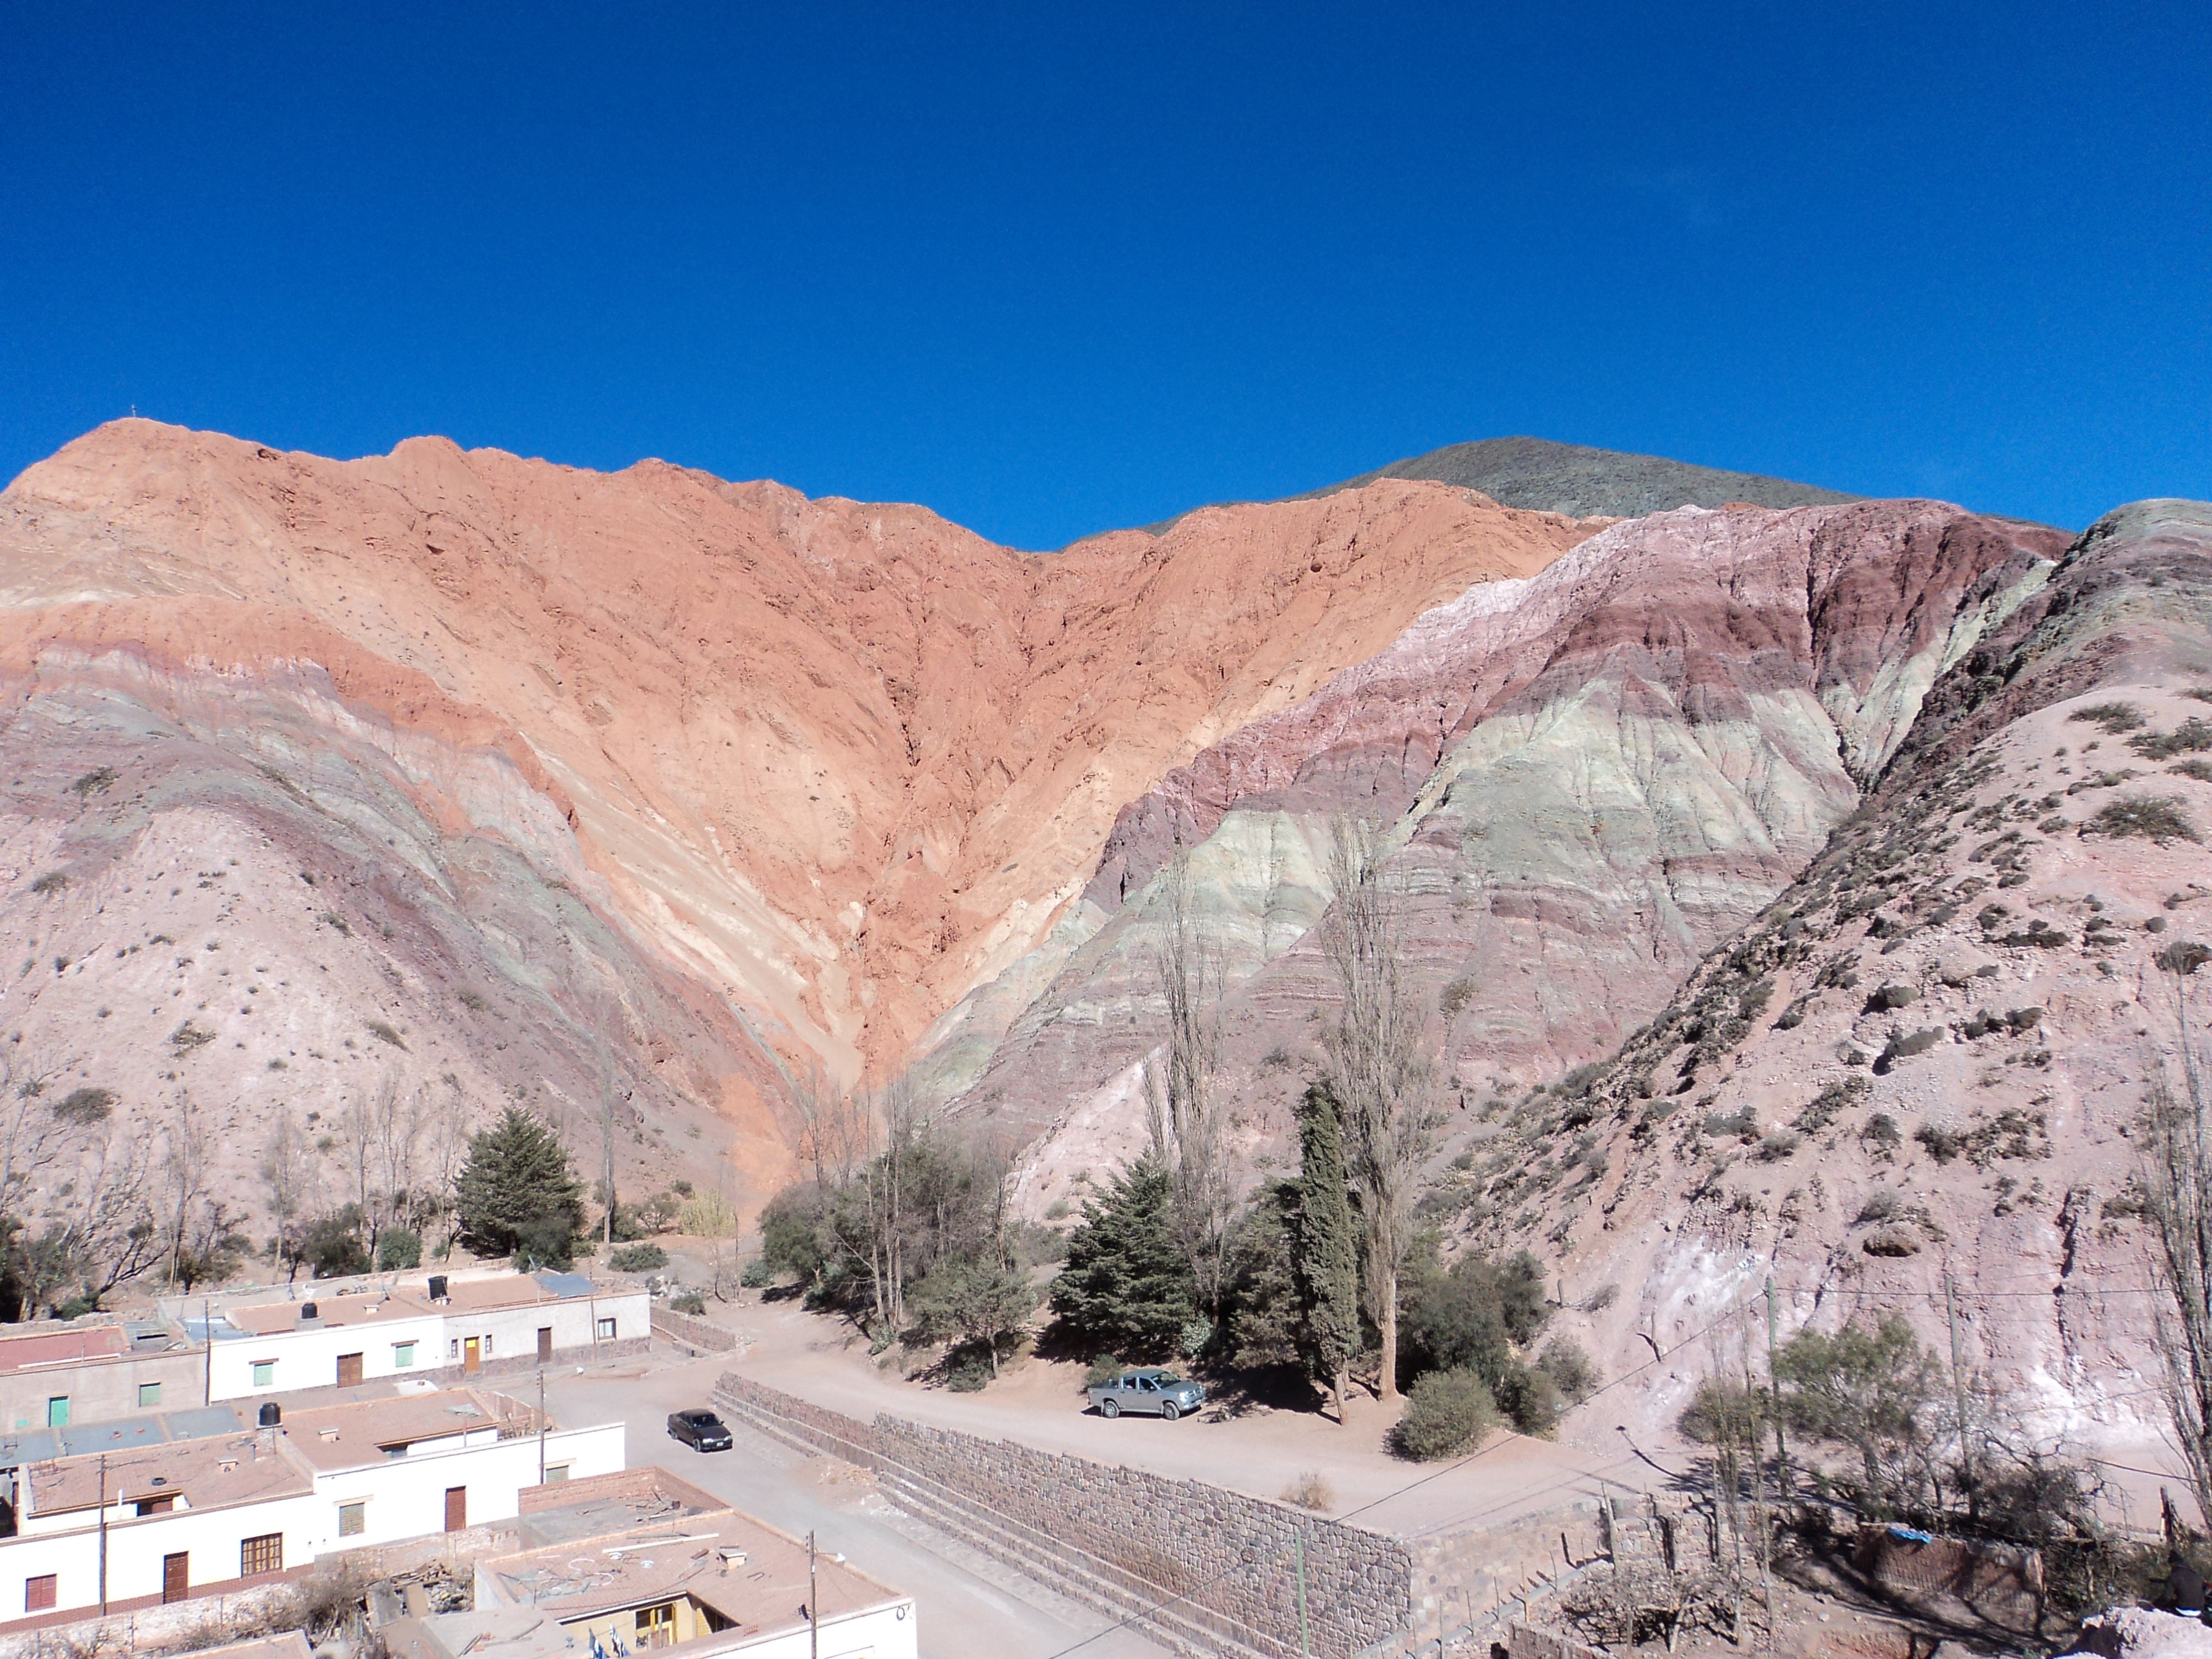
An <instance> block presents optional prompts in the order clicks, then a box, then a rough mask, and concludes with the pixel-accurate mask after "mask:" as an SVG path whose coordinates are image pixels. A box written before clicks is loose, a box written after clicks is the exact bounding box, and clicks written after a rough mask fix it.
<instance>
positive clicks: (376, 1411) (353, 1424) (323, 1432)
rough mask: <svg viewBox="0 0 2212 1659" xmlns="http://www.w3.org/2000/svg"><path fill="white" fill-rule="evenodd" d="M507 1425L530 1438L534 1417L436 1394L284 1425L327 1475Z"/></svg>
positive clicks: (499, 1401) (329, 1410) (471, 1392)
mask: <svg viewBox="0 0 2212 1659" xmlns="http://www.w3.org/2000/svg"><path fill="white" fill-rule="evenodd" d="M508 1425H512V1431H513V1432H514V1433H535V1432H536V1413H535V1412H534V1411H533V1410H532V1408H531V1407H527V1406H525V1405H523V1404H522V1403H521V1402H520V1401H514V1400H509V1399H507V1398H506V1397H505V1396H503V1395H489V1394H479V1393H478V1392H477V1390H476V1389H438V1390H437V1391H436V1392H435V1393H431V1394H410V1395H399V1396H398V1397H397V1398H394V1399H389V1400H356V1401H350V1402H349V1403H347V1404H345V1405H342V1406H322V1407H316V1408H314V1409H313V1410H309V1411H302V1412H294V1413H291V1414H290V1415H289V1416H288V1417H287V1418H286V1419H285V1420H284V1437H285V1438H286V1439H288V1440H289V1441H290V1442H291V1443H292V1448H293V1449H294V1450H295V1452H297V1453H298V1454H299V1455H301V1457H303V1458H305V1459H306V1460H307V1462H308V1463H309V1464H311V1465H313V1467H314V1468H316V1469H317V1470H319V1471H322V1472H324V1473H328V1472H329V1471H331V1470H332V1469H350V1468H359V1467H360V1466H361V1465H362V1464H364V1463H374V1462H379V1461H380V1460H381V1459H382V1458H383V1456H384V1455H385V1449H386V1447H391V1446H405V1445H411V1444H413V1443H415V1442H416V1441H418V1440H436V1439H441V1438H442V1437H445V1436H447V1435H453V1434H468V1433H471V1432H472V1431H476V1430H478V1429H497V1428H501V1427H502V1426H508Z"/></svg>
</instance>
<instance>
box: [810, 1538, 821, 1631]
mask: <svg viewBox="0 0 2212 1659" xmlns="http://www.w3.org/2000/svg"><path fill="white" fill-rule="evenodd" d="M806 1651H807V1655H808V1659H822V1591H821V1589H820V1587H819V1586H818V1585H817V1584H816V1583H815V1580H814V1534H812V1533H811V1532H810V1533H808V1534H806Z"/></svg>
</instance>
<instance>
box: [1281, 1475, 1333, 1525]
mask: <svg viewBox="0 0 2212 1659" xmlns="http://www.w3.org/2000/svg"><path fill="white" fill-rule="evenodd" d="M1283 1502H1285V1504H1296V1505H1297V1507H1298V1508H1299V1509H1302V1510H1312V1511H1313V1512H1314V1513H1315V1514H1316V1515H1325V1514H1327V1513H1328V1511H1329V1510H1333V1509H1334V1508H1335V1507H1336V1493H1335V1492H1334V1490H1333V1489H1332V1488H1331V1487H1330V1486H1329V1484H1328V1481H1326V1480H1322V1477H1321V1471H1320V1470H1318V1469H1307V1470H1306V1471H1304V1473H1303V1474H1300V1475H1299V1476H1298V1478H1297V1480H1293V1481H1291V1484H1290V1485H1289V1486H1285V1487H1284V1488H1283Z"/></svg>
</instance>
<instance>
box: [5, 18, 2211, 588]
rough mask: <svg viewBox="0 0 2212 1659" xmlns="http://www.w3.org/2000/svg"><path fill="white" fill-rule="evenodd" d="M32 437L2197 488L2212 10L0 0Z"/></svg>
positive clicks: (1042, 464) (1153, 499)
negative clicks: (1500, 457) (1633, 457)
mask: <svg viewBox="0 0 2212 1659" xmlns="http://www.w3.org/2000/svg"><path fill="white" fill-rule="evenodd" d="M0 21H4V27H5V30H6V34H5V39H6V40H7V46H6V48H5V50H4V52H0V88H4V96H0V476H13V474H14V473H15V471H19V470H20V469H21V467H23V466H24V465H28V464H29V463H30V462H32V461H33V460H35V459H38V458H39V457H40V456H42V455H44V454H46V453H50V452H52V450H53V449H55V448H57V447H59V446H60V445H61V444H63V443H64V442H65V441H68V440H69V439H70V437H72V436H74V435H76V434H78V433H79V432H82V431H83V430H85V429H86V428H89V427H91V426H93V425H94V424H96V423H98V422H100V421H102V420H105V419H107V418H109V417H111V416H117V415H121V414H124V413H125V412H127V411H128V410H129V409H130V408H131V406H132V405H133V404H135V405H136V406H137V409H138V410H139V412H140V413H142V414H145V415H149V416H156V417H159V418H161V419H163V420H169V421H176V422H184V423H186V424H189V425H192V426H198V427H211V428H220V429H222V430H224V431H228V432H233V433H236V434H239V435H242V436H246V437H251V438H254V439H257V440H258V441H263V442H266V443H270V444H275V445H279V446H282V447H296V448H304V449H312V450H316V451H319V452H322V453H333V454H340V455H356V454H362V453H373V452H380V451H383V450H386V449H388V448H389V447H391V446H392V444H393V443H394V442H396V441H398V439H400V438H402V437H404V436H406V435H410V434H414V433H422V432H435V433H443V434H446V435H449V436H451V437H453V438H454V439H456V440H458V441H460V442H462V443H464V444H468V445H495V446H498V447H502V448H506V449H511V450H515V451H518V452H520V453H524V454H531V455H544V456H546V457H549V458H550V459H556V460H560V461H565V462H571V463H574V464H578V465H589V466H597V467H618V466H622V465H628V464H629V462H630V461H632V460H634V459H637V458H639V457H641V456H645V455H657V456H660V457H663V458H665V459H669V460H671V461H677V462H680V463H684V464H687V465H696V466H701V467H705V468H708V469H709V470H710V471H714V472H717V473H720V474H722V475H724V476H726V477H761V476H769V477H777V478H780V479H782V480H783V481H785V482H786V483H791V484H794V485H796V486H798V487H799V488H800V489H805V490H806V491H808V492H809V493H810V494H817V495H820V494H838V495H855V496H860V497H864V498H871V499H896V500H909V501H922V502H925V503H927V504H928V505H929V506H931V507H935V508H937V509H938V510H939V511H940V512H943V513H945V514H947V515H948V516H949V517H951V518H953V519H956V520H959V521H961V522H962V523H964V524H968V525H971V526H974V527H975V528H976V529H978V530H981V531H982V532H984V533H986V534H987V535H990V536H993V537H995V538H999V539H1001V540H1004V541H1008V542H1012V543H1013V544H1017V545H1021V546H1025V547H1039V548H1042V547H1053V546H1057V545H1060V544H1063V543H1065V542H1066V541H1068V540H1070V539H1071V538H1074V537H1076V536H1079V535H1081V534H1084V533H1085V532H1091V531H1094V530H1098V529H1103V528H1107V527H1110V526H1116V525H1127V524H1137V523H1143V522H1146V521H1148V520H1155V519H1158V518H1162V517H1164V516H1166V515H1167V514H1169V513H1173V512H1176V511H1177V510H1179V509H1181V508H1183V507H1188V506H1191V505H1194V504H1195V503H1197V502H1200V501H1210V500H1221V499H1229V498H1239V497H1252V496H1266V495H1282V494H1287V493H1291V492H1294V491H1297V490H1300V489H1310V488H1313V487H1315V486H1316V485H1319V484H1322V483H1328V482H1331V481H1333V480H1334V479H1337V478H1340V477H1346V476H1347V475H1350V474H1352V473H1355V472H1358V471H1364V470H1366V469H1367V468H1370V467H1372V466H1375V465H1380V464H1382V463H1383V462H1385V461H1388V460H1390V459H1395V458H1396V457H1399V456H1402V455H1407V454H1412V453H1419V452H1420V451H1422V450H1425V449H1430V448H1433V447H1437V446H1438V445H1440V444H1444V443H1449V442H1454V441H1459V440H1462V439H1467V438H1476V437H1486V436H1493V435H1504V434H1511V433H1530V434H1534V435H1541V436H1546V437H1553V438H1559V439H1565V440H1568V441H1576V442H1582V443H1590V444H1599V445H1606V446H1609V447H1618V448H1624V449H1635V450H1643V451H1649V452H1653V453H1662V454H1669V455H1675V456H1680V457H1681V458H1683V459H1691V460H1697V461H1703V462H1706V463H1708V464H1711V465H1724V466H1732V467H1741V468H1745V469H1748V470H1752V471H1764V472H1773V473H1778V474H1781V475H1784V476H1786V477H1798V478H1803V479H1806V480H1809V481H1812V482H1815V483H1824V484H1828V485H1831V486H1832V487H1835V488H1838V489H1850V490H1856V491H1861V492H1865V493H1869V494H1883V495H1889V494H1930V495H1944V496H1948V497H1950V498H1952V499H1956V500H1960V501H1966V502H1967V503H1969V504H1971V505H1973V506H1977V507H1984V508H1987V509H1990V510H1992V511H1998V512H2006V513H2018V514H2021V515H2024V516H2028V517H2033V518H2039V519H2045V520H2052V521H2056V522H2059V523H2063V524H2066V525H2075V526H2078V525H2081V524H2083V523H2086V522H2087V520H2089V519H2091V518H2093V516H2095V515H2096V514H2097V513H2100V512H2101V511H2102V510H2104V509H2105V508H2106V507H2110V506H2112V505H2113V504H2115V503H2117V502H2118V501H2124V500H2128V499H2131V498H2134V497H2137V496H2142V495H2197V496H2212V105H2209V104H2208V94H2207V90H2206V89H2207V88H2208V87H2212V7H2208V6H2206V5H2205V4H2204V3H2203V0H2191V3H2187V4H2172V5H2162V6H2159V5H2147V6H2139V7H2130V6H2124V5H2114V6H2099V7H2088V6H2081V5H2078V4H2077V5H2072V6H2064V7H2058V6H2051V7H2038V6H2034V5H2031V4H2020V5H2005V6H1989V7H1979V6H1972V5H1956V4H1944V5H1937V6H1932V7H1931V6H1929V5H1926V4H1925V3H1917V4H1914V5H1911V6H1895V7H1893V6H1886V5H1881V4H1855V5H1849V6H1844V5H1823V4H1817V3H1815V4H1807V5H1800V6H1775V5H1772V4H1771V3H1769V4H1761V5H1758V6H1743V7H1737V8H1727V7H1705V8H1664V7H1654V6H1650V5H1638V6H1626V5H1624V6H1620V7H1617V8H1616V7H1600V6H1589V7H1581V8H1573V7H1546V6H1528V5H1516V6H1510V7H1497V8H1484V7H1480V6H1474V5H1451V6H1440V7H1435V8H1426V7H1414V6H1401V7H1394V6H1385V5H1364V6H1358V7H1353V6H1343V7H1337V8H1323V7H1312V6H1302V5H1298V4H1296V3H1271V4H1267V5H1264V6H1261V5H1253V6H1249V7H1205V6H1196V5H1191V6H1177V7H1161V8H1158V9H1157V10H1155V11H1152V12H1149V13H1147V12H1139V11H1134V10H1116V9H1106V8H1087V7H1075V6H1038V5H1036V4H1033V3H1032V4H1026V5H1008V6H1006V7H1003V8H1000V7H992V6H987V5H981V4H975V5H963V6H958V7H936V8H933V7H928V6H915V5H912V4H907V5H898V6H883V7H874V6H866V5H840V4H829V3H820V0H817V3H813V4H809V5H804V6H792V7H789V8H780V9H771V8H766V7H750V8H741V7H734V6H726V7H715V8H709V9H701V10H699V11H697V12H696V13H691V14H688V15H687V14H685V13H684V12H683V11H682V10H681V9H679V8H673V7H661V8H645V7H639V8H636V9H617V8H613V7H592V8H589V9H586V8H575V9H563V8H561V7H558V6H554V7H546V6H532V7H529V8H520V7H518V8H515V9H512V10H507V11H501V10H500V9H496V8H495V7H492V6H489V5H483V6H468V7H453V6H444V7H437V8H422V9H410V8H406V7H403V6H391V7H380V8H369V7H353V8H339V7H328V8H300V7H294V6H276V5H271V6H269V7H266V8H264V9H258V10H257V9H252V8H250V7H246V6H239V7H225V8H197V7H173V6H170V7H159V8H155V7H149V8H145V9H134V8H131V7H128V6H115V7H107V8H101V9H96V10H95V9H90V8H82V7H68V6H43V7H33V6H29V5H15V6H10V7H9V8H8V9H7V11H6V13H5V15H4V19H0Z"/></svg>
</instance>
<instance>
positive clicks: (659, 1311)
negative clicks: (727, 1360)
mask: <svg viewBox="0 0 2212 1659" xmlns="http://www.w3.org/2000/svg"><path fill="white" fill-rule="evenodd" d="M653 1334H654V1335H655V1336H659V1337H665V1338H666V1339H667V1340H669V1341H671V1342H681V1343H682V1344H684V1346H686V1347H688V1348H704V1349H705V1350H706V1351H707V1352H709V1353H728V1352H730V1351H731V1350H732V1349H733V1348H735V1347H736V1346H738V1337H737V1333H736V1332H734V1331H726V1330H724V1329H723V1328H721V1327H720V1325H714V1324H709V1323H708V1322H707V1321H706V1320H703V1319H694V1318H693V1317H692V1316H690V1314H680V1313H678V1312H677V1311H676V1310H674V1309H672V1308H658V1307H657V1308H655V1309H653Z"/></svg>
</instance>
